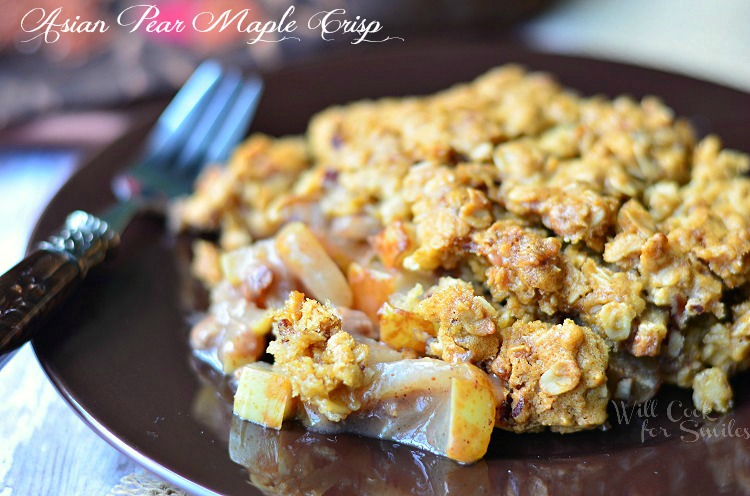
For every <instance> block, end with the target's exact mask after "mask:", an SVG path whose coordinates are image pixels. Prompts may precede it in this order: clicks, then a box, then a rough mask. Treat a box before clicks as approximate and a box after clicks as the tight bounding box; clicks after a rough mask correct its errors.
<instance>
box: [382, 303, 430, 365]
mask: <svg viewBox="0 0 750 496" xmlns="http://www.w3.org/2000/svg"><path fill="white" fill-rule="evenodd" d="M378 319H379V323H380V340H381V341H382V342H384V343H385V344H387V345H388V346H390V347H391V348H393V349H395V350H403V349H404V348H409V349H412V350H414V351H417V352H419V353H424V352H425V349H426V347H427V339H428V338H429V337H430V336H435V334H436V332H435V326H434V325H433V324H432V322H429V321H427V320H425V319H423V318H422V317H420V316H419V315H417V314H415V313H413V312H409V311H406V310H402V309H400V308H395V307H393V306H391V305H390V304H389V303H384V304H383V306H382V307H381V308H380V311H379V312H378Z"/></svg>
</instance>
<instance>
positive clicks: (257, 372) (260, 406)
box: [234, 363, 295, 429]
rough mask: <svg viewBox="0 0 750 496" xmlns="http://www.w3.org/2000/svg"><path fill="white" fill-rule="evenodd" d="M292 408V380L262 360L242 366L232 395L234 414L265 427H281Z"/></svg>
mask: <svg viewBox="0 0 750 496" xmlns="http://www.w3.org/2000/svg"><path fill="white" fill-rule="evenodd" d="M294 411H295V399H294V398H292V383H291V381H290V380H289V379H287V378H286V377H284V376H283V375H281V374H279V373H278V372H275V371H274V370H273V369H272V367H271V366H270V365H268V364H265V363H254V364H251V365H248V366H247V367H245V368H244V369H242V374H241V375H240V379H239V384H238V386H237V392H236V393H235V395H234V414H235V415H237V416H238V417H240V418H243V419H245V420H249V421H250V422H254V423H256V424H260V425H262V426H264V427H271V428H273V429H281V424H283V422H284V420H285V419H288V418H290V417H291V416H292V415H293V414H294Z"/></svg>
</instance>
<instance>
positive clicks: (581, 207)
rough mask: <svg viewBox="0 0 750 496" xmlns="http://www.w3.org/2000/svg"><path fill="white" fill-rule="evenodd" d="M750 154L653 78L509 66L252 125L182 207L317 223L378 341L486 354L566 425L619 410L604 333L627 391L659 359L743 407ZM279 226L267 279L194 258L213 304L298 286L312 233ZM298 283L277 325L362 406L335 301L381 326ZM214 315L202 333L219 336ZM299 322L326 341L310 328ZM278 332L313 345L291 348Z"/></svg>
mask: <svg viewBox="0 0 750 496" xmlns="http://www.w3.org/2000/svg"><path fill="white" fill-rule="evenodd" d="M748 171H750V159H749V158H748V156H747V155H745V154H741V153H738V152H732V151H728V150H723V149H722V146H721V142H720V141H719V140H718V138H716V137H713V136H709V137H707V138H705V139H703V140H701V141H700V142H697V141H696V139H695V136H694V132H693V130H692V129H691V127H690V125H689V124H688V123H687V121H684V120H681V119H677V118H675V116H674V115H673V113H672V111H671V110H670V109H669V108H667V107H666V106H664V105H663V104H662V103H661V102H660V101H659V100H657V99H655V98H652V97H647V98H644V99H642V100H641V101H635V100H633V99H630V98H626V97H619V98H616V99H614V100H607V99H605V98H602V97H593V98H584V97H580V96H578V95H576V94H574V93H572V92H570V91H568V90H566V89H564V88H562V87H561V86H559V85H558V84H557V83H556V82H555V81H554V80H553V79H552V78H550V77H549V76H548V75H545V74H538V73H527V72H525V71H524V70H523V69H521V68H519V67H515V66H508V67H503V68H498V69H495V70H493V71H490V72H489V73H487V74H485V75H483V76H481V77H480V78H478V79H477V80H476V81H474V82H472V83H468V84H463V85H458V86H455V87H453V88H450V89H448V90H445V91H442V92H439V93H436V94H434V95H431V96H427V97H411V98H401V99H393V98H391V99H382V100H377V101H364V102H357V103H353V104H349V105H346V106H343V107H334V108H330V109H328V110H325V111H324V112H321V113H320V114H318V115H317V116H315V118H314V119H313V120H312V121H311V123H310V126H309V128H308V131H307V134H306V135H305V136H304V137H297V138H281V139H273V138H269V137H266V136H254V137H251V138H250V139H249V140H248V141H247V142H246V143H245V144H243V145H242V146H241V148H240V149H239V150H238V151H237V153H236V154H235V156H234V157H233V158H232V161H231V162H230V164H229V166H228V167H227V168H226V169H225V170H221V169H218V168H212V169H207V170H206V172H204V174H203V175H202V177H201V179H200V180H199V181H198V184H197V186H196V191H195V193H194V194H193V196H192V197H190V198H189V199H187V200H186V201H184V202H182V203H181V204H179V205H178V207H177V208H176V218H177V220H178V221H180V222H179V223H181V224H182V225H189V226H192V227H196V228H206V229H220V230H221V231H222V235H221V238H220V244H221V246H222V248H223V249H224V250H229V249H234V248H237V247H238V246H239V245H245V244H252V246H254V247H256V246H259V245H260V244H261V243H264V242H265V241H255V242H254V241H253V240H256V239H260V238H267V237H270V236H273V235H274V233H276V232H277V231H278V230H279V229H281V228H282V227H283V226H284V225H285V224H290V223H291V222H293V221H300V222H302V223H304V224H305V225H306V226H307V227H308V228H309V230H310V232H311V233H313V234H314V236H315V238H316V239H317V240H318V241H319V243H315V244H316V245H317V244H320V246H321V247H322V248H321V250H318V251H325V252H326V253H327V255H326V256H325V257H320V258H326V259H328V258H330V259H331V261H330V264H328V265H329V266H333V265H334V264H335V266H336V267H337V270H338V271H340V272H341V273H342V274H346V276H347V277H346V281H345V283H342V284H341V285H342V286H343V285H344V284H345V285H346V286H347V287H349V289H351V292H352V298H351V306H352V307H354V309H355V310H360V311H361V312H364V313H365V314H366V315H367V316H368V317H369V320H371V321H372V323H373V325H374V326H375V327H378V326H380V328H381V329H380V331H381V333H382V334H381V339H382V340H383V341H385V342H386V343H389V344H391V345H392V346H394V347H396V348H399V349H402V350H404V352H405V353H408V354H410V356H412V355H413V356H424V355H431V356H435V357H439V358H442V359H443V360H446V361H449V362H471V363H475V364H477V365H479V366H480V367H481V366H484V367H485V368H486V367H487V366H488V364H489V363H492V364H493V368H492V370H493V371H495V372H496V373H498V375H499V376H501V377H502V378H503V379H502V380H503V381H506V385H507V386H508V387H509V388H510V389H509V391H510V392H511V393H510V394H511V396H510V397H511V399H512V402H515V403H512V407H513V408H512V409H511V411H512V410H513V409H516V408H517V409H518V412H517V413H518V414H517V415H515V416H513V417H512V420H507V419H506V427H508V428H511V429H513V430H516V431H525V430H536V429H541V428H544V427H545V426H550V427H553V428H554V429H556V430H561V431H569V430H575V429H582V428H589V427H592V426H594V425H597V423H598V424H601V423H602V422H603V421H604V415H605V412H604V410H603V406H602V405H603V404H604V403H603V402H606V397H607V395H606V385H602V384H603V383H602V384H599V382H598V381H599V379H600V375H601V374H600V372H602V371H603V367H606V363H607V353H613V354H617V356H618V357H620V358H621V357H623V356H627V358H626V359H623V360H622V361H623V362H626V363H627V364H628V366H627V367H624V368H622V369H623V370H625V371H626V372H624V373H626V374H632V375H633V377H624V376H622V377H618V378H617V381H613V384H615V387H617V388H618V390H621V391H619V392H620V393H622V395H624V396H628V394H629V393H628V392H627V391H626V390H627V389H628V388H629V387H631V386H632V387H636V386H637V385H638V384H640V385H641V386H643V384H648V385H651V386H650V387H645V386H644V387H640V386H639V387H640V389H639V391H640V393H638V394H635V396H632V395H631V397H634V398H635V397H637V398H638V399H640V400H643V399H644V398H645V397H646V396H647V395H648V394H653V392H654V391H655V390H656V389H657V388H658V384H660V383H661V381H662V379H663V380H664V381H665V382H669V383H675V384H678V385H680V386H683V387H696V386H698V387H697V388H696V391H697V392H696V398H697V399H696V401H697V402H700V403H701V405H704V406H706V405H707V406H708V407H711V408H716V409H724V408H726V407H727V405H728V404H729V401H730V400H728V399H727V398H728V394H731V389H727V388H725V387H724V377H725V376H727V377H728V376H730V375H731V374H733V373H734V372H736V371H737V370H742V369H744V368H747V367H748V365H750V357H749V356H748V355H749V354H750V337H748V336H750V324H748V322H750V320H749V319H750V307H748V304H747V300H748V296H749V295H748V291H749V290H748V288H749V287H750V178H749V177H748V176H747V173H748ZM271 242H273V241H271ZM286 244H288V243H284V239H283V237H282V240H281V245H284V246H285V245H286ZM284 246H279V247H277V248H278V251H279V252H281V253H282V254H283V255H284V256H283V257H282V258H284V260H283V261H282V262H278V261H276V260H275V259H273V257H271V258H269V259H268V260H266V258H268V257H265V256H264V257H257V258H259V260H260V262H262V263H261V264H260V265H262V266H265V267H266V268H267V269H268V274H266V275H269V276H271V278H270V280H267V279H268V278H267V277H266V278H264V277H261V276H263V275H264V274H265V273H263V274H261V272H263V271H262V267H260V265H259V267H260V269H258V270H259V272H258V271H255V269H253V267H254V266H253V267H249V265H248V264H245V265H248V266H247V267H245V265H243V267H242V268H243V271H244V272H243V271H241V272H242V274H241V275H242V277H241V279H242V281H234V282H232V284H230V285H229V287H228V286H227V285H226V284H225V283H226V281H225V279H227V278H229V279H232V278H233V277H239V276H238V275H236V274H234V273H230V274H227V273H222V274H221V277H218V278H217V274H216V259H217V256H221V257H224V256H225V255H221V253H222V252H221V251H216V250H213V251H212V250H211V249H209V248H208V247H207V246H203V247H199V248H198V250H196V251H197V255H198V256H197V258H196V262H195V267H194V270H195V272H196V273H197V274H199V275H200V276H201V277H202V278H203V279H204V280H206V281H207V283H209V284H210V285H213V286H214V288H215V290H214V294H215V297H214V301H215V306H217V307H219V306H221V305H222V304H228V303H227V302H228V301H235V300H236V299H237V298H242V297H244V298H245V299H247V300H248V302H250V303H252V304H257V305H260V306H270V307H273V308H274V309H275V308H277V307H278V306H280V305H281V302H282V301H283V300H284V299H285V298H286V294H287V293H288V292H289V291H290V290H293V289H302V288H301V285H300V280H298V279H300V278H301V276H300V274H299V273H298V272H299V271H297V272H295V271H293V270H287V269H288V268H289V267H286V268H285V266H287V265H291V266H296V264H297V262H299V263H302V260H301V259H300V260H298V258H300V257H302V255H304V253H302V252H304V251H305V250H303V249H302V248H304V247H303V246H300V247H298V248H300V249H299V250H296V249H295V250H288V249H285V248H284ZM261 251H262V250H261ZM297 252H300V253H297ZM231 253H233V252H230V254H231ZM302 258H304V257H302ZM229 259H231V256H230V257H229ZM272 259H273V260H272ZM222 260H223V258H222ZM242 260H244V258H242V257H240V261H242ZM277 262H278V263H277ZM256 265H257V264H256ZM314 266H315V264H307V265H306V267H307V269H308V270H307V271H306V272H305V274H303V275H310V273H313V272H315V270H314ZM250 269H253V270H252V271H251V270H250ZM224 272H226V271H224ZM220 280H221V281H220ZM302 282H304V281H302ZM261 283H268V284H269V285H268V286H267V287H266V286H263V284H261ZM261 286H262V287H261ZM302 286H304V285H302ZM216 288H219V289H216ZM222 288H224V289H222ZM227 288H228V289H227ZM424 288H427V289H426V290H425V289H424ZM342 289H346V288H342ZM308 292H309V291H308ZM281 293H283V294H281ZM730 293H731V294H730ZM311 294H312V293H311ZM325 294H326V293H324V292H321V293H320V294H316V295H315V296H317V297H318V298H320V299H321V301H322V300H325V299H326V296H325ZM328 299H332V298H328ZM293 300H294V301H293V302H290V303H288V304H287V307H285V309H286V310H283V311H280V312H282V313H279V314H278V315H277V324H276V329H277V332H279V333H281V331H282V330H283V329H287V327H289V326H287V325H286V324H284V322H287V321H288V322H289V323H290V324H289V325H290V326H291V327H289V329H292V330H289V331H288V332H287V331H284V332H285V333H287V334H288V333H291V334H289V335H290V336H297V334H299V336H297V337H294V338H293V339H292V338H290V339H289V340H288V341H283V340H279V341H277V342H276V343H274V344H272V345H271V348H270V349H273V350H274V353H276V354H277V361H281V362H282V363H283V362H285V361H287V362H288V363H290V364H291V363H297V361H299V360H301V362H300V363H303V362H304V364H303V365H300V367H301V368H298V370H302V369H303V368H304V370H306V372H305V373H304V374H306V375H305V376H306V377H309V385H310V387H311V388H313V386H314V388H317V389H310V391H308V393H305V394H307V398H308V399H309V401H311V402H319V404H318V403H316V408H322V409H323V410H324V411H328V412H329V414H330V415H331V416H333V417H336V416H343V415H346V414H347V412H348V411H349V410H348V409H351V408H355V406H356V405H351V404H348V403H347V400H345V398H346V397H347V396H346V394H345V393H346V391H347V388H348V387H349V386H348V385H347V382H346V381H347V380H348V381H349V382H351V383H352V384H354V383H356V382H357V380H354V379H352V378H353V377H354V376H351V377H349V376H347V377H348V378H347V379H346V380H344V379H345V378H344V376H342V375H338V374H339V372H332V369H331V367H333V366H334V363H333V362H326V360H334V361H335V360H340V361H341V366H342V367H343V368H342V369H341V370H342V371H344V370H350V368H351V371H352V373H353V374H354V368H353V367H354V365H355V363H359V362H357V360H356V359H353V358H352V357H356V356H357V353H358V352H357V351H356V350H357V348H356V346H354V345H353V344H352V343H351V342H349V341H348V340H346V339H345V338H344V337H336V336H340V335H342V331H341V322H340V321H337V320H336V319H337V318H338V317H336V315H349V316H351V315H356V316H357V317H358V319H355V321H356V325H354V324H352V329H355V328H357V329H359V328H360V327H361V328H363V329H366V330H367V332H370V330H369V327H368V325H367V322H366V321H365V319H364V318H363V317H362V313H361V312H356V313H355V314H352V313H351V309H341V308H339V309H337V310H336V311H337V312H338V314H336V315H334V314H331V311H332V310H331V308H329V307H327V306H325V305H320V304H318V305H319V306H318V307H315V305H314V304H313V303H301V301H302V300H300V299H299V297H298V296H294V298H293ZM342 301H344V300H342ZM345 301H347V302H348V301H349V299H346V300H345ZM338 304H339V305H344V303H338ZM346 304H347V305H348V304H349V303H346ZM305 305H307V306H305ZM297 307H299V308H297ZM303 307H304V308H308V307H309V308H308V310H309V312H310V313H309V315H308V314H305V315H306V316H304V317H303V314H301V313H299V312H300V311H301V310H300V309H301V308H303ZM313 307H314V308H315V310H314V311H313ZM378 311H379V312H378ZM283 312H286V313H283ZM324 316H325V318H324ZM292 317H293V318H292ZM359 317H362V318H361V319H359ZM295 319H296V320H295ZM316 319H317V320H316ZM567 319H572V320H567ZM353 322H354V321H353ZM573 322H575V323H573ZM222 325H223V324H222ZM252 325H253V326H255V325H256V324H252ZM263 325H266V324H265V321H263ZM285 326H286V327H285ZM316 326H322V327H319V328H317V327H316ZM326 326H327V327H326ZM210 327H211V326H207V327H205V328H203V329H202V330H201V332H197V331H196V332H197V335H198V337H201V336H202V338H204V339H203V340H204V341H206V340H208V341H210V339H209V338H211V336H214V335H213V334H212V333H211V332H209V330H210ZM315 329H318V330H317V331H316V330H315ZM326 329H327V330H326ZM220 331H221V329H220ZM221 332H224V331H221ZM320 332H322V333H323V335H324V337H323V338H321V337H320V334H319V333H320ZM372 332H373V335H374V333H375V332H376V330H375V329H373V330H372ZM295 333H296V334H295ZM308 334H309V336H308ZM347 335H348V334H347ZM304 336H307V337H306V338H304V339H308V338H310V336H312V337H314V336H318V338H320V339H321V341H320V342H319V343H318V345H315V346H313V345H312V344H311V345H310V346H298V343H302V341H297V340H298V339H302V337H304ZM552 337H554V338H555V339H559V340H560V341H559V342H552V341H550V340H551V339H552ZM318 338H316V339H318ZM334 338H335V339H334ZM331 340H333V344H332V345H331V346H332V348H331V350H329V351H326V350H327V346H328V343H331ZM339 340H341V341H342V342H340V343H339V342H338V341H339ZM303 341H304V340H303ZM344 341H346V342H344ZM548 341H549V342H548ZM282 342H284V343H286V344H284V345H283V346H282V344H281V343H282ZM334 345H335V346H334ZM350 345H351V346H350ZM316 346H317V347H316ZM513 346H521V347H522V348H523V347H526V348H523V350H526V349H527V348H528V349H529V350H532V349H533V350H537V349H538V350H540V351H539V353H541V354H533V353H532V354H526V351H523V352H520V351H518V350H516V351H513V352H511V351H510V350H511V349H512V348H513ZM284 347H289V348H290V349H289V350H288V351H289V352H290V353H302V355H300V356H297V355H293V356H292V357H291V358H288V360H287V358H285V353H286V352H285V351H284V350H283V349H282V348H284ZM520 349H521V348H519V350H520ZM295 350H296V351H295ZM302 350H307V351H302ZM347 350H348V351H347ZM326 353H328V354H327V355H326ZM325 357H327V358H325ZM339 357H340V358H339ZM522 358H523V359H522ZM352 360H354V361H352ZM618 360H619V358H618ZM308 361H309V363H308ZM290 367H291V365H290ZM501 372H502V373H501ZM289 373H290V374H293V373H294V372H293V371H292V370H291V368H290V372H289ZM300 373H301V372H300ZM342 373H343V372H342ZM331 374H332V375H331ZM545 374H547V375H545ZM721 374H723V375H721ZM354 375H356V374H354ZM620 375H622V374H620ZM542 377H544V379H542ZM574 377H577V378H578V379H577V380H578V382H576V385H575V386H574V387H573V389H571V390H569V391H565V392H561V393H560V394H558V395H552V394H550V391H554V390H555V389H554V388H555V387H558V389H559V388H564V387H567V386H566V384H567V383H566V382H565V381H573V379H572V378H574ZM701 378H705V382H706V384H708V383H710V384H713V385H714V386H715V387H703V385H704V384H703V382H701V381H702V379H701ZM298 379H299V381H298V382H300V384H308V383H307V382H305V381H303V380H302V379H301V376H300V377H299V378H298ZM350 379H352V380H350ZM326 381H328V382H326ZM696 381H698V382H696ZM511 382H512V383H513V387H511V386H510V384H511ZM571 383H572V382H571ZM321 384H322V386H320V385H321ZM544 384H546V385H547V386H549V387H548V388H547V391H546V392H544V391H543V389H544V388H543V387H542V386H543V385H544ZM633 384H636V386H633ZM584 385H585V387H584ZM329 386H330V387H329ZM516 386H518V388H516ZM545 387H546V386H545ZM524 388H525V389H524ZM549 388H552V389H549ZM631 389H632V388H631ZM636 389H638V387H636ZM301 391H302V390H301V389H300V392H299V394H302V392H301ZM513 391H515V392H513ZM519 391H523V392H519ZM644 391H646V393H644ZM728 391H729V393H728ZM641 393H643V394H641ZM647 393H648V394H647ZM513 395H515V396H513ZM545 395H546V396H545ZM553 397H554V400H553ZM521 401H523V404H522V405H521V406H518V405H519V404H521ZM321 405H322V406H321ZM326 405H327V406H326Z"/></svg>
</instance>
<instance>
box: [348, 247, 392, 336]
mask: <svg viewBox="0 0 750 496" xmlns="http://www.w3.org/2000/svg"><path fill="white" fill-rule="evenodd" d="M346 276H347V279H348V281H349V286H350V287H351V288H352V296H353V302H352V305H353V307H354V308H356V309H357V310H361V311H363V312H364V313H365V314H367V316H368V317H370V320H372V321H373V322H377V321H378V309H379V308H380V307H381V306H382V305H383V303H385V302H386V301H388V297H389V296H390V295H391V294H392V293H393V292H394V291H395V290H396V284H395V277H394V276H393V275H391V274H389V273H388V272H383V271H380V270H375V269H370V268H367V267H362V266H361V265H359V264H358V263H356V262H353V263H351V264H349V268H348V270H347V273H346Z"/></svg>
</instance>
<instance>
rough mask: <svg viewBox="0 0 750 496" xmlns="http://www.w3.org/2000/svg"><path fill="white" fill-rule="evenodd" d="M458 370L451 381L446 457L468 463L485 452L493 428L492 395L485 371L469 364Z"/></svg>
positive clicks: (493, 404) (493, 401)
mask: <svg viewBox="0 0 750 496" xmlns="http://www.w3.org/2000/svg"><path fill="white" fill-rule="evenodd" d="M464 365H465V366H464ZM459 368H460V369H462V370H461V374H460V375H459V376H458V377H454V378H453V379H452V380H451V410H450V411H451V413H450V420H449V422H448V441H447V443H446V446H445V455H446V456H447V457H448V458H452V459H453V460H457V461H459V462H464V463H471V462H473V461H476V460H478V459H479V458H481V457H483V456H484V454H485V453H486V452H487V446H488V445H489V443H490V437H491V436H492V429H493V428H494V427H495V396H494V394H493V393H492V385H491V384H490V382H489V379H488V378H487V376H486V375H485V373H484V372H482V371H481V370H479V369H477V368H476V367H474V366H473V365H469V364H461V366H460V367H459Z"/></svg>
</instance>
